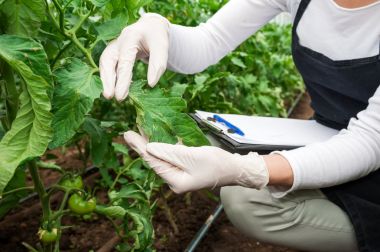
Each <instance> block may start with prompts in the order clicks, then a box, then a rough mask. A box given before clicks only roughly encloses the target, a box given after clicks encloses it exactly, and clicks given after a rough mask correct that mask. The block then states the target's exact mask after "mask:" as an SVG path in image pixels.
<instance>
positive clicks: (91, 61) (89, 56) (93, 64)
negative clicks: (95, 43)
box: [69, 33, 98, 72]
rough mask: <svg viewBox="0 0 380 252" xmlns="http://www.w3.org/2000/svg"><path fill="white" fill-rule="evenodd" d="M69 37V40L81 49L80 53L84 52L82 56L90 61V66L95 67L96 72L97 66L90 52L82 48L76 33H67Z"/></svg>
mask: <svg viewBox="0 0 380 252" xmlns="http://www.w3.org/2000/svg"><path fill="white" fill-rule="evenodd" d="M69 38H70V39H71V41H72V42H73V43H74V44H75V45H76V46H77V47H78V49H79V50H80V51H82V53H83V54H84V56H86V58H87V60H88V61H89V62H90V64H91V66H92V67H93V68H94V69H96V72H97V71H98V66H97V65H96V63H95V61H94V59H93V58H92V56H91V53H90V51H89V50H87V49H86V48H84V46H83V45H82V43H81V42H80V41H79V39H78V38H77V35H76V34H75V33H73V34H70V35H69Z"/></svg>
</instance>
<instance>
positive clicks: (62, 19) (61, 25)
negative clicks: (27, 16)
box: [52, 0, 65, 31]
mask: <svg viewBox="0 0 380 252" xmlns="http://www.w3.org/2000/svg"><path fill="white" fill-rule="evenodd" d="M52 1H53V4H54V6H55V8H57V10H58V13H59V28H60V29H61V30H62V31H64V30H65V26H64V22H65V13H64V10H63V8H62V6H61V5H60V4H59V3H58V2H57V0H52Z"/></svg>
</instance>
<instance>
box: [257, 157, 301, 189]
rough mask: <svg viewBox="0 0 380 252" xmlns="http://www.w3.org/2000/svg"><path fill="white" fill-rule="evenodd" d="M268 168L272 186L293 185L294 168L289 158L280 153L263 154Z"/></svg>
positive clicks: (287, 186) (288, 186)
mask: <svg viewBox="0 0 380 252" xmlns="http://www.w3.org/2000/svg"><path fill="white" fill-rule="evenodd" d="M263 158H264V161H265V163H266V165H267V168H268V173H269V183H268V185H270V186H281V187H286V188H290V187H292V185H293V180H294V177H293V170H292V167H291V166H290V164H289V162H288V160H287V159H286V158H284V157H283V156H281V155H278V154H270V155H264V156H263Z"/></svg>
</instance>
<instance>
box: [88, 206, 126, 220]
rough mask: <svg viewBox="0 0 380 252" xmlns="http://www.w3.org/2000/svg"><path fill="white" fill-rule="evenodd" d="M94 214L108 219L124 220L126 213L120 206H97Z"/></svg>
mask: <svg viewBox="0 0 380 252" xmlns="http://www.w3.org/2000/svg"><path fill="white" fill-rule="evenodd" d="M95 212H96V213H98V214H101V215H105V216H107V217H110V218H117V219H122V218H124V216H125V214H126V213H127V211H126V210H125V209H124V208H122V207H121V206H109V207H106V206H101V205H97V206H96V209H95Z"/></svg>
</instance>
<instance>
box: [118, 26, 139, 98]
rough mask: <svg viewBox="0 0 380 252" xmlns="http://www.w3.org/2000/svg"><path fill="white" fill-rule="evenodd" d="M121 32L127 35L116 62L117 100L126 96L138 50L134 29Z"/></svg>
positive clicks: (137, 37)
mask: <svg viewBox="0 0 380 252" xmlns="http://www.w3.org/2000/svg"><path fill="white" fill-rule="evenodd" d="M125 33H126V34H123V37H125V36H127V37H128V39H125V42H124V44H122V45H120V48H119V60H118V64H117V70H116V72H117V81H116V87H115V97H116V99H117V100H118V101H122V100H124V99H125V98H126V97H127V96H128V92H129V86H130V85H131V81H132V70H133V66H134V64H135V61H136V55H137V53H138V51H139V43H140V41H139V40H140V35H138V34H137V33H135V32H134V31H130V32H129V33H128V31H126V32H125Z"/></svg>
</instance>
